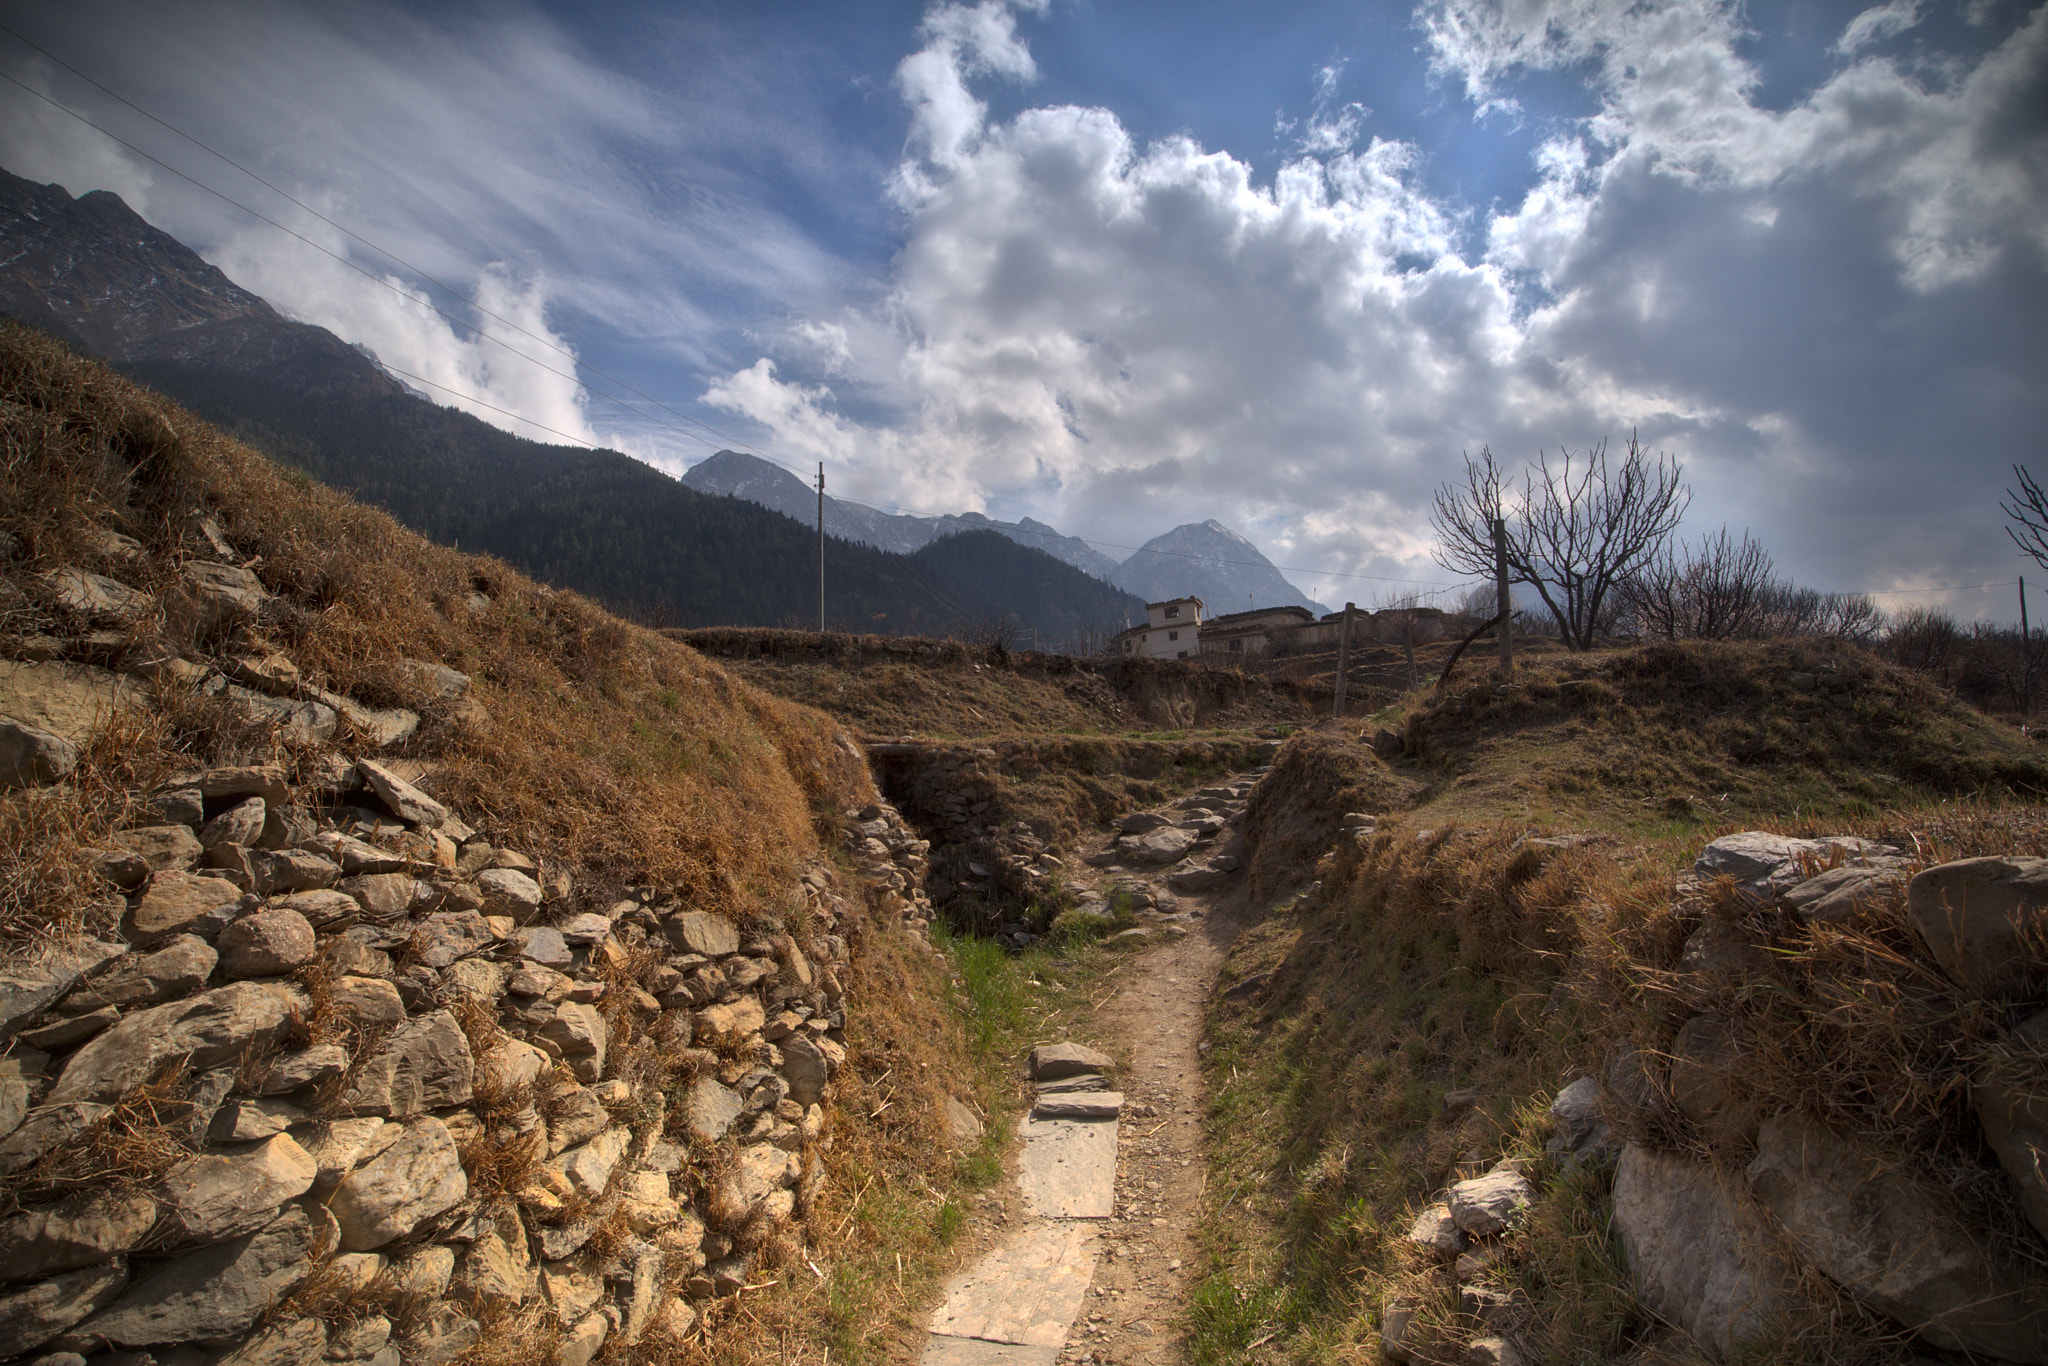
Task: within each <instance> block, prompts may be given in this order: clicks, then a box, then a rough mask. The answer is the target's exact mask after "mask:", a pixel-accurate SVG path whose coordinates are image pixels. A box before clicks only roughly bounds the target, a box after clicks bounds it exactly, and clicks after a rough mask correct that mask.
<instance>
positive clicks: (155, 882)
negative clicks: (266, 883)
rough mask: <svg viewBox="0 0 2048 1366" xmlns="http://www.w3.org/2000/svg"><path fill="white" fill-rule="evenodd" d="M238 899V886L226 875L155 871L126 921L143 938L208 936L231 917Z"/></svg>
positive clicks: (239, 895) (239, 901)
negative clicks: (215, 875)
mask: <svg viewBox="0 0 2048 1366" xmlns="http://www.w3.org/2000/svg"><path fill="white" fill-rule="evenodd" d="M241 900H242V889H241V888H240V887H237V886H236V885H235V884H234V883H232V882H229V881H228V880H227V879H226V878H218V877H203V876H200V875H198V874H196V873H176V872H166V873H158V874H156V875H155V876H154V877H152V878H150V880H149V889H148V890H147V891H145V892H144V893H143V894H142V899H141V900H140V901H138V902H137V903H136V904H135V909H134V910H133V911H131V912H130V913H129V917H128V924H129V928H130V929H131V930H132V931H133V932H134V934H135V935H136V937H137V938H139V939H143V940H150V939H158V938H162V937H164V936H167V935H173V934H186V933H193V934H200V935H202V936H206V937H211V936H212V935H213V934H215V933H218V931H219V927H220V926H221V925H222V924H224V923H225V922H226V921H227V920H229V919H230V918H232V917H233V915H234V913H235V910H236V909H237V908H238V907H239V906H240V904H241Z"/></svg>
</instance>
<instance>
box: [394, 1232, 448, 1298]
mask: <svg viewBox="0 0 2048 1366" xmlns="http://www.w3.org/2000/svg"><path fill="white" fill-rule="evenodd" d="M454 1279H455V1249H454V1248H452V1247H447V1246H443V1245H440V1244H429V1245H428V1246H426V1247H420V1248H414V1249H413V1250H412V1251H410V1252H406V1253H402V1254H400V1255H398V1256H396V1257H394V1258H393V1259H392V1262H391V1268H390V1271H389V1272H388V1273H387V1280H388V1282H389V1284H390V1286H391V1289H392V1290H393V1291H394V1292H396V1293H397V1294H399V1295H404V1296H413V1297H418V1298H422V1299H439V1298H440V1297H441V1296H443V1295H445V1294H447V1293H448V1286H449V1283H450V1282H451V1281H453V1280H454Z"/></svg>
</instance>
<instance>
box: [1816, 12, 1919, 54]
mask: <svg viewBox="0 0 2048 1366" xmlns="http://www.w3.org/2000/svg"><path fill="white" fill-rule="evenodd" d="M1921 17H1922V16H1921V13H1920V0H1891V3H1890V4H1888V5H1879V6H1877V7H1876V8H1874V9H1867V10H1865V11H1863V13H1861V14H1859V15H1857V16H1856V17H1855V18H1854V19H1851V20H1850V21H1849V23H1848V26H1847V27H1846V28H1844V29H1843V30H1842V36H1841V37H1840V38H1838V39H1836V40H1835V51H1837V52H1839V53H1842V54H1843V55H1845V56H1848V55H1853V54H1855V53H1857V52H1861V51H1862V50H1863V49H1864V48H1866V47H1869V46H1870V45H1871V44H1873V43H1881V42H1883V41H1884V40H1885V39H1887V38H1896V37H1898V36H1899V35H1900V34H1901V33H1904V32H1905V31H1906V30H1907V29H1909V28H1912V27H1914V26H1915V25H1917V24H1918V23H1919V22H1920V19H1921Z"/></svg>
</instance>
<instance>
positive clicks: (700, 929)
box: [662, 911, 740, 958]
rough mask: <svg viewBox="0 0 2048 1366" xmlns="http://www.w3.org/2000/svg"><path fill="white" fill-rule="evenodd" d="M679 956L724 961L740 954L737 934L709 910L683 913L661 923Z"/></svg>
mask: <svg viewBox="0 0 2048 1366" xmlns="http://www.w3.org/2000/svg"><path fill="white" fill-rule="evenodd" d="M662 929H663V930H665V931H666V932H667V933H668V938H669V943H670V944H672V945H674V947H675V950H676V952H678V953H701V954H703V955H704V956H705V957H706V958H723V957H725V956H726V955H727V954H733V953H738V952H739V951H740V932H739V930H738V929H737V928H735V927H734V925H733V923H732V922H731V921H729V920H725V919H723V918H721V917H719V916H715V915H713V914H711V913H710V912H709V911H684V912H683V913H682V914H680V915H676V916H671V917H669V919H668V920H666V921H664V922H663V923H662Z"/></svg>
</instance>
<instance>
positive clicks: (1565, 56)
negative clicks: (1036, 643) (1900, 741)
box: [0, 0, 2048, 619]
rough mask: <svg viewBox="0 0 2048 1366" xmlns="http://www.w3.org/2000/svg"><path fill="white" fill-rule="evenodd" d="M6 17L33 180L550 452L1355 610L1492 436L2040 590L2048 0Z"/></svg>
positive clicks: (13, 120)
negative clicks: (573, 451)
mask: <svg viewBox="0 0 2048 1366" xmlns="http://www.w3.org/2000/svg"><path fill="white" fill-rule="evenodd" d="M0 24H4V25H5V26H6V28H7V29H10V30H13V33H11V34H10V33H6V32H0V75H4V76H6V77H7V78H9V79H8V80H6V81H0V166H5V167H6V168H7V169H8V170H10V171H12V172H14V173H15V174H18V175H24V176H28V177H31V178H33V179H37V180H41V181H51V182H56V183H59V184H62V185H63V186H65V187H66V188H67V189H68V190H70V191H71V192H72V193H74V194H83V193H85V192H87V191H89V190H95V189H106V190H111V191H114V192H115V193H118V194H120V195H121V196H122V197H123V198H124V199H126V200H127V201H128V203H129V204H130V205H131V206H133V207H134V208H135V209H136V210H137V211H138V212H140V213H142V214H143V215H144V216H145V217H147V218H149V219H150V221H152V222H153V223H155V224H156V225H157V226H159V227H161V228H164V229H165V230H166V231H169V232H171V233H172V234H174V235H175V236H177V237H179V238H180V239H181V240H183V241H185V242H186V243H188V244H189V245H191V246H192V247H194V248H195V249H197V250H198V251H200V252H201V254H202V255H204V256H206V257H207V259H209V260H210V261H212V262H214V263H215V264H216V265H219V266H220V267H221V268H222V269H223V270H224V271H226V272H227V273H228V275H229V276H231V277H232V278H234V279H235V280H236V281H237V282H239V283H241V284H243V285H245V286H246V287H248V288H250V289H252V290H254V291H255V292H257V293H259V294H261V295H263V296H264V297H265V298H267V299H269V300H270V301H271V302H272V303H274V304H276V305H277V306H278V307H279V308H280V309H282V310H283V311H285V312H286V313H287V314H289V315H291V316H293V317H297V318H302V319H305V320H307V321H310V322H315V323H318V324H320V325H322V326H325V327H329V328H332V329H333V330H334V331H335V332H337V333H338V334H340V335H341V336H342V337H344V338H345V339H347V340H349V341H353V342H358V343H361V344H363V345H365V346H367V347H369V348H370V349H371V350H372V351H374V352H375V353H376V354H377V355H378V356H379V358H380V359H382V360H383V361H384V362H385V363H386V364H387V365H389V366H391V367H392V368H394V369H395V370H399V371H403V372H405V373H406V374H409V375H413V376H417V377H419V379H420V380H421V381H422V382H423V383H422V387H426V388H427V389H428V390H429V392H431V393H433V394H434V395H435V396H436V397H438V398H440V399H441V400H442V401H451V402H457V401H458V396H459V402H458V406H468V407H470V409H471V410H472V411H475V412H477V414H478V415H479V416H481V417H484V418H485V419H486V420H488V421H494V422H496V423H498V424H499V425H501V426H508V427H511V428H512V429H514V430H519V431H521V432H522V433H523V434H526V435H535V436H541V437H543V439H551V440H552V439H559V438H557V437H554V436H550V435H548V433H549V432H554V433H561V434H566V435H567V436H570V437H573V438H576V439H581V440H585V441H590V442H595V443H599V444H603V445H608V446H611V447H614V448H616V449H620V450H623V451H626V452H627V453H629V454H632V455H635V456H637V457H639V458H641V459H643V460H647V461H649V462H650V463H653V464H655V465H658V466H660V467H662V468H665V469H668V470H670V471H673V472H680V471H681V470H683V469H685V468H687V467H688V466H689V465H690V464H692V463H694V462H695V461H697V460H699V459H702V458H703V457H704V456H705V455H708V454H709V453H710V452H711V451H713V450H715V449H717V448H719V447H722V446H736V447H740V448H742V449H752V450H754V451H756V452H757V453H760V454H764V455H767V456H769V457H771V458H774V459H777V460H780V461H783V462H785V463H787V464H789V465H791V466H792V467H795V468H797V469H800V470H803V471H806V472H807V473H808V472H809V471H812V470H814V469H815V468H816V465H817V463H818V462H820V461H822V462H823V463H824V466H825V477H826V485H827V488H828V490H829V491H831V492H833V493H835V494H837V495H839V496H842V497H851V498H855V499H859V500H862V501H866V502H870V503H874V504H877V505H880V506H884V507H888V508H891V509H901V510H908V511H917V512H926V513H945V512H962V511H969V510H977V511H983V512H986V513H988V514H989V515H991V516H996V517H1001V518H1007V519H1014V518H1017V517H1021V516H1025V515H1029V516H1033V517H1037V518H1039V519H1040V520H1043V521H1046V522H1050V523H1051V524H1053V525H1054V526H1056V527H1059V528H1060V529H1061V530H1062V531H1065V532H1067V533H1069V534H1073V535H1079V536H1083V537H1086V538H1089V539H1091V540H1094V541H1097V542H1098V543H1100V544H1101V545H1102V546H1103V548H1104V549H1105V551H1106V553H1108V554H1110V555H1111V556H1112V557H1115V558H1122V557H1123V556H1124V555H1125V554H1126V553H1127V550H1126V549H1125V547H1135V546H1137V545H1139V544H1141V543H1142V542H1143V541H1145V540H1146V539H1148V538H1150V537H1151V536H1154V535H1156V534H1158V533H1159V532H1162V531H1164V530H1167V529H1169V528H1171V527H1173V526H1175V525H1177V524H1180V523H1183V522H1189V521H1200V520H1203V519H1206V518H1212V517H1213V518H1216V519H1218V520H1220V521H1222V522H1224V523H1225V524H1227V525H1229V526H1231V527H1234V528H1236V529H1237V530H1239V531H1241V532H1243V533H1244V534H1245V535H1247V536H1249V537H1250V538H1251V539H1252V540H1253V541H1254V542H1256V543H1257V544H1258V545H1259V546H1260V547H1261V548H1262V549H1264V550H1265V552H1266V553H1267V554H1268V555H1269V556H1270V557H1271V558H1272V559H1273V560H1274V561H1276V562H1277V563H1279V564H1281V565H1283V566H1286V567H1287V568H1288V569H1289V570H1290V575H1289V577H1291V578H1292V579H1293V580H1294V581H1295V582H1296V583H1297V584H1299V585H1300V586H1301V587H1302V588H1303V589H1305V590H1306V591H1307V592H1308V593H1309V594H1310V595H1311V596H1313V597H1316V598H1318V599H1321V600H1323V601H1325V602H1336V603H1341V602H1343V601H1345V600H1355V601H1357V602H1359V603H1360V604H1361V605H1369V604H1373V603H1384V602H1391V601H1393V600H1395V599H1397V598H1399V597H1401V596H1403V595H1406V594H1411V593H1418V592H1437V591H1449V590H1451V589H1454V588H1455V587H1458V586H1462V584H1461V581H1460V580H1458V579H1457V578H1456V576H1454V575H1452V574H1450V573H1448V572H1446V571H1445V570H1444V569H1443V568H1442V567H1441V566H1440V565H1439V564H1438V563H1436V562H1435V560H1434V559H1433V557H1432V553H1431V551H1432V544H1433V533H1432V531H1431V528H1430V524H1429V516H1428V512H1429V505H1430V499H1431V495H1432V494H1433V493H1434V492H1435V491H1436V490H1437V489H1438V488H1439V487H1440V486H1442V485H1443V484H1444V483H1445V482H1446V481H1449V480H1454V479H1457V478H1459V477H1460V476H1461V475H1462V473H1463V470H1464V462H1463V457H1464V456H1465V455H1467V454H1471V455H1477V454H1478V453H1479V452H1480V450H1481V449H1482V448H1486V449H1489V450H1491V451H1492V452H1493V454H1494V455H1495V456H1496V457H1497V458H1499V459H1500V460H1501V461H1502V462H1503V463H1504V464H1506V465H1507V466H1508V467H1509V468H1510V469H1511V470H1520V469H1522V468H1523V467H1525V466H1526V465H1527V464H1528V463H1529V462H1531V461H1533V460H1535V459H1537V458H1538V457H1539V456H1547V457H1549V458H1550V459H1551V460H1553V461H1555V460H1556V458H1557V456H1558V455H1559V453H1560V452H1563V451H1571V452H1573V453H1574V454H1575V455H1579V456H1583V454H1584V453H1585V452H1587V451H1588V450H1589V449H1591V448H1594V447H1596V446H1598V445H1599V444H1600V443H1603V442H1604V443H1607V445H1608V446H1609V447H1610V448H1613V449H1618V448H1620V447H1623V446H1625V445H1626V443H1627V442H1628V440H1629V438H1630V436H1631V434H1632V433H1633V434H1635V435H1636V436H1637V437H1638V438H1639V439H1640V441H1641V442H1642V444H1643V446H1644V447H1646V448H1647V449H1649V450H1651V451H1653V452H1660V453H1665V454H1668V455H1670V456H1671V457H1672V458H1674V459H1676V460H1678V461H1679V462H1681V463H1682V465H1683V467H1684V471H1685V477H1686V480H1687V482H1688V484H1689V485H1690V488H1691V490H1692V502H1691V505H1690V509H1689V511H1688V514H1687V518H1686V522H1685V527H1684V530H1685V533H1686V534H1687V535H1688V536H1691V537H1700V536H1704V535H1707V534H1711V533H1712V532H1713V531H1715V530H1718V529H1719V528H1720V527H1722V526H1727V527H1730V528H1732V529H1736V530H1745V529H1746V530H1748V531H1750V532H1752V533H1753V534H1754V535H1755V536H1756V537H1757V538H1758V539H1759V540H1761V541H1762V542H1763V544H1764V545H1765V546H1766V547H1767V548H1768V549H1769V550H1770V551H1771V553H1772V554H1773V556H1774V557H1775V559H1776V563H1777V567H1778V569H1779V570H1780V571H1781V572H1782V573H1784V574H1786V575H1787V576H1789V577H1791V578H1793V579H1795V580H1796V581H1798V582H1799V583H1801V584H1803V585H1807V586H1811V587H1815V588H1820V589H1825V590H1834V591H1867V592H1875V593H1882V594H1884V595H1885V596H1883V597H1882V598H1881V599H1880V600H1881V601H1882V602H1883V603H1884V604H1885V605H1887V606H1889V607H1892V608H1902V607H1908V606H1915V605H1929V606H1941V607H1946V608H1948V609H1950V610H1953V611H1955V612H1957V613H1959V614H1960V615H1963V616H1965V617H1976V616H1980V615H1982V616H1991V617H1997V618H2001V619H2004V618H2010V617H2012V616H2013V615H2015V611H2014V609H2015V607H2016V590H2015V589H2014V588H2013V587H2011V584H2012V583H2013V581H2014V580H2015V579H2017V578H2018V577H2019V576H2020V575H2021V574H2023V573H2025V572H2027V571H2028V570H2029V569H2034V570H2035V572H2036V573H2037V574H2038V575H2039V576H2040V578H2041V580H2042V581H2043V582H2048V571H2043V570H2041V569H2039V568H2037V567H2036V566H2034V565H2033V564H2032V562H2031V561H2028V560H2025V559H2023V558H2022V557H2021V556H2020V555H2019V553H2018V552H2017V551H2016V550H2014V549H2013V547H2012V546H2011V544H2010V542H2009V541H2008V540H2007V539H2006V537H2005V534H2004V530H2003V528H2004V525H2005V518H2004V516H2003V514H2002V513H2001V512H2000V510H1999V501H2000V499H2001V497H2002V496H2004V494H2005V492H2006V490H2007V489H2009V488H2011V487H2012V486H2013V485H2014V483H2015V480H2014V478H2013V475H2012V466H2013V465H2014V464H2016V463H2019V464H2027V465H2029V466H2030V467H2031V468H2032V469H2033V471H2034V472H2035V473H2037V474H2040V475H2042V476H2043V477H2048V5H2043V4H2041V3H2038V0H1955V2H1952V3H1938V2H1937V0H1886V3H1883V4H1879V5H1870V4H1866V3H1858V2H1856V0H1851V2H1850V3H1826V2H1825V0H1759V3H1753V4H1738V3H1725V2H1723V0H1422V3H1420V4H1415V3H1412V0H1411V2H1410V3H1399V2H1393V3H1382V2H1381V0H1353V2H1352V3H1331V2H1328V0H1301V3H1293V4H1287V5H1274V4H1271V3H1268V2H1267V0H1245V2H1244V3H1204V2H1203V0H979V2H978V3H972V4H969V3H958V2H957V0H949V2H946V3H936V4H925V3H893V2H891V0H819V2H818V3H809V2H802V0H788V2H787V3H783V2H781V0H729V2H728V0H704V2H703V3H688V2H685V3H664V4H644V3H643V4H575V5H571V4H560V5H554V6H550V5H545V4H492V3H471V4H445V5H431V4H413V5H402V6H394V5H388V4H379V3H365V2H364V0H326V2H325V3H322V4H319V5H317V6H315V5H310V4H293V3H288V0H274V2H272V3H265V4H261V5H257V4H250V3H247V0H244V2H243V3H236V4H229V3H192V2H187V0H152V2H151V3H148V4H142V3H132V2H128V3H123V2H121V0H73V3H68V4H66V5H63V6H54V5H37V6H30V5H22V4H16V5H8V6H0ZM24 39H25V40H26V44H25V43H24V42H23V41H22V40H24ZM27 44H33V45H34V47H31V46H28V45H27ZM36 48H40V49H42V51H40V52H39V51H37V50H35V49H36ZM67 68H69V69H67ZM94 83H97V84H94ZM101 87H103V88H101ZM124 100H125V101H127V102H129V103H127V104H124V103H122V101H124ZM131 106H138V107H139V109H140V110H143V111H147V113H148V114H149V115H154V116H155V119H156V120H160V121H161V122H156V121H152V120H151V119H150V118H148V117H145V116H144V115H143V114H142V113H140V112H138V110H137V108H135V107H131ZM75 115H82V116H83V117H84V119H86V120H90V121H91V123H92V124H96V125H98V126H99V129H103V130H105V131H104V132H102V131H96V130H95V129H94V128H93V127H90V126H88V125H87V124H86V123H85V122H82V121H80V119H79V118H77V117H74V116H75ZM109 134H111V135H112V136H113V137H115V138H119V139H122V140H125V142H126V143H128V144H130V146H125V147H124V146H122V145H120V144H118V143H116V142H114V141H112V140H111V139H110V137H109V136H108V135H109ZM149 158H154V159H155V160H153V161H152V160H150V159H149ZM223 158H226V160H223ZM230 162H232V163H237V164H238V166H239V168H240V169H238V167H237V165H231V164H230ZM194 182H196V184H195V183H194ZM201 186H203V187H206V188H204V189H202V188H200V187H201ZM209 190H211V191H217V192H219V194H220V195H224V196H226V197H227V199H230V200H234V201H238V202H239V204H240V205H242V206H245V207H246V208H247V209H253V210H255V211H257V212H259V213H261V214H263V215H265V216H267V217H269V218H271V219H274V220H276V221H277V222H278V223H280V224H283V225H285V226H287V227H289V228H290V229H292V230H293V231H295V232H297V233H299V234H301V235H302V237H303V239H309V240H301V238H299V237H293V236H291V235H288V234H287V233H285V232H283V231H280V230H279V229H278V228H276V227H273V226H270V225H269V224H266V223H263V222H260V221H258V220H257V219H255V218H254V217H252V216H251V215H250V214H249V213H247V212H245V211H244V209H243V208H237V207H234V206H233V205H231V204H229V203H228V202H226V201H225V200H223V199H222V198H219V197H216V195H215V194H213V193H209V192H208V191H209ZM351 234H353V236H351ZM315 244H317V247H316V245H315ZM372 244H374V246H373V245H372ZM317 248H325V253H323V251H321V250H319V249H317ZM379 249H381V251H380V250H379ZM385 253H389V254H388V255H387V254H385ZM436 310H439V311H436ZM451 315H452V320H451ZM473 325H481V328H482V331H483V333H485V334H487V335H479V334H478V332H477V331H475V330H472V326H473ZM572 357H573V361H572V359H571V358H572ZM486 405H488V406H486ZM506 413H514V414H518V415H520V416H521V417H522V418H525V419H528V420H530V423H531V424H537V426H536V425H524V424H521V423H518V422H515V421H514V420H513V419H511V418H509V417H507V416H506ZM1976 585H1989V586H1985V587H1977V586H1976ZM1925 589H1938V590H1942V591H1939V592H1924V591H1909V590H1925ZM2035 612H2036V615H2048V603H2037V604H2036V606H2035Z"/></svg>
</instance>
